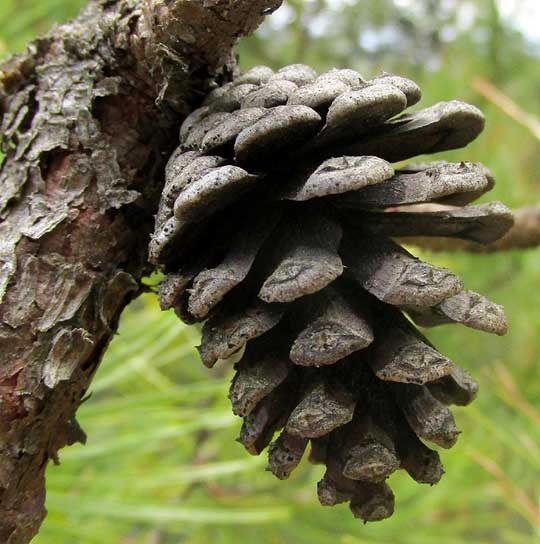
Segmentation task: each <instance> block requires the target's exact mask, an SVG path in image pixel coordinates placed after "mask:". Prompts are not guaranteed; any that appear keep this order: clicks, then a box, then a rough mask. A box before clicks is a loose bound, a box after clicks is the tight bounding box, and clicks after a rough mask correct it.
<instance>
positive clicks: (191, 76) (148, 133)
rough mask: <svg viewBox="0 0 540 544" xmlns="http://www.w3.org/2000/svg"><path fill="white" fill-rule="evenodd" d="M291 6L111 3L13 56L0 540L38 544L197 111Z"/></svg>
mask: <svg viewBox="0 0 540 544" xmlns="http://www.w3.org/2000/svg"><path fill="white" fill-rule="evenodd" d="M279 4H280V1H279V0H236V1H233V0H204V1H180V0H178V1H176V2H175V1H171V0H168V1H165V0H96V1H93V2H91V3H90V4H89V6H88V7H87V8H86V9H85V10H84V11H83V12H82V14H81V15H80V16H79V18H78V19H76V20H75V21H73V22H71V23H69V24H67V25H65V26H62V27H59V28H56V29H55V30H54V31H53V32H51V33H50V34H49V35H47V36H45V37H42V38H40V39H38V40H36V41H35V42H34V43H33V44H31V45H30V46H29V48H28V50H27V51H26V53H25V54H23V55H21V56H18V57H14V58H12V59H10V60H8V61H6V62H4V63H3V64H2V65H0V123H1V125H0V127H1V142H2V146H3V150H4V152H5V155H6V157H5V160H4V162H3V164H2V167H1V169H0V188H1V191H0V303H1V304H0V542H6V543H8V544H19V543H26V542H29V541H30V539H31V538H32V537H33V536H34V535H35V534H36V532H37V530H38V529H39V526H40V524H41V522H42V520H43V518H44V516H45V508H44V499H45V478H44V474H45V469H46V466H47V463H48V461H49V459H53V460H54V461H55V462H56V461H57V458H58V450H59V449H60V448H62V447H63V446H65V445H67V444H72V443H74V442H77V441H80V442H84V440H85V435H84V432H83V431H82V430H81V429H80V428H79V426H78V425H77V423H76V420H75V412H76V410H77V408H78V406H79V404H80V402H81V399H82V398H83V396H84V395H85V392H86V391H87V389H88V387H89V384H90V381H91V379H92V376H93V375H94V373H95V371H96V369H97V367H98V365H99V362H100V360H101V357H102V355H103V352H104V350H105V349H106V347H107V345H108V343H109V341H110V339H111V337H112V335H113V334H114V331H115V329H116V326H117V323H118V318H119V316H120V313H121V312H122V310H123V308H124V307H125V306H126V304H127V303H128V302H129V301H130V300H131V299H132V298H133V297H135V296H136V295H137V294H138V293H139V292H141V290H142V285H141V281H140V280H141V278H142V277H143V276H144V275H145V274H146V273H148V271H149V267H148V265H147V258H146V254H147V247H148V242H149V236H150V232H151V229H152V226H153V215H154V214H155V213H156V211H157V200H158V195H159V193H160V191H161V188H162V184H163V176H162V170H163V166H164V161H165V160H166V159H167V156H168V153H169V152H170V150H171V147H172V146H173V145H175V144H176V142H177V129H178V127H179V125H180V122H181V121H182V119H183V117H185V115H186V114H187V113H188V112H189V111H191V110H192V109H193V107H194V106H196V105H197V103H198V100H199V98H200V97H201V96H202V95H203V94H204V93H205V92H206V91H207V90H208V89H209V88H210V87H211V86H212V84H213V83H214V82H216V81H217V82H219V83H221V82H223V81H224V80H226V79H228V78H229V77H230V76H231V75H232V74H233V73H234V71H235V69H236V67H235V60H234V56H233V54H232V50H231V48H232V46H233V45H234V43H235V42H236V40H237V38H238V37H239V36H242V35H245V34H247V33H249V32H251V31H252V30H254V29H255V28H256V27H257V25H258V24H259V23H260V22H261V21H262V19H263V17H264V15H266V14H267V13H270V12H271V11H273V10H274V9H276V8H277V7H278V6H279Z"/></svg>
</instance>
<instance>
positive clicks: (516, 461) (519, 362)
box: [0, 0, 540, 544]
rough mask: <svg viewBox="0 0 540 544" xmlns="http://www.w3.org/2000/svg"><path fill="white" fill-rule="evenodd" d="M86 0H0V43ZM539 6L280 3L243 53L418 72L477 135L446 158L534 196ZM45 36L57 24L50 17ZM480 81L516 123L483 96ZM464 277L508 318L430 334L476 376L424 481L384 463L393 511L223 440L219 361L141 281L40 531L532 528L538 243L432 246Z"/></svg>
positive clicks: (385, 536) (381, 538)
mask: <svg viewBox="0 0 540 544" xmlns="http://www.w3.org/2000/svg"><path fill="white" fill-rule="evenodd" d="M84 3H85V2H84V0H40V1H39V2H37V1H35V0H0V8H1V9H0V56H5V55H7V54H9V53H11V52H16V51H20V50H22V49H23V48H24V46H25V44H26V43H27V42H28V41H29V40H30V39H31V38H32V37H34V36H35V35H37V34H39V33H41V32H44V31H47V30H48V29H49V28H50V27H51V26H52V25H53V24H54V23H56V22H62V21H64V20H66V19H68V18H69V17H71V16H73V15H74V14H76V13H77V11H78V10H79V9H80V8H81V7H82V5H83V4H84ZM539 8H540V2H538V1H537V0H522V1H520V0H377V1H376V2H374V1H371V0H359V1H353V0H311V1H300V0H289V1H286V2H285V3H284V6H283V7H282V8H281V9H280V10H278V12H276V13H275V14H274V15H273V16H272V17H270V18H268V20H267V21H266V23H265V24H264V26H263V27H262V28H261V29H260V31H259V32H258V33H257V34H256V35H255V36H253V37H251V38H249V39H246V40H244V41H243V42H242V43H241V45H240V47H239V53H240V59H241V64H242V66H243V67H245V68H247V67H250V66H252V65H255V64H260V63H264V64H268V65H271V66H273V67H279V66H281V65H284V64H287V63H292V62H307V63H309V64H311V65H312V66H314V67H315V68H317V69H319V70H324V69H327V68H330V67H332V66H343V67H352V68H356V69H358V70H359V71H360V72H361V73H363V74H364V75H365V76H371V75H375V74H376V73H377V72H379V71H381V70H385V71H394V72H397V73H399V74H401V75H405V76H409V77H412V78H413V79H415V80H416V81H418V82H419V83H420V84H421V86H422V88H423V90H424V100H423V104H424V105H426V104H430V103H433V102H434V101H437V100H446V99H451V98H462V99H465V100H468V101H470V102H472V103H474V104H476V105H478V106H479V107H481V108H482V109H483V110H484V112H485V114H486V118H487V129H486V131H485V133H484V134H483V136H482V137H481V138H480V139H479V140H478V141H477V142H475V143H474V144H472V145H471V146H470V147H469V148H468V150H466V151H457V152H451V153H447V154H445V157H446V158H448V159H450V160H462V159H466V160H473V161H481V162H484V163H485V164H487V165H489V167H490V168H491V169H492V170H493V172H494V173H495V176H496V178H497V180H498V185H497V186H496V188H495V190H494V191H493V192H492V193H491V195H489V199H499V200H503V201H504V202H505V203H506V204H508V205H509V206H513V207H517V206H520V205H525V204H536V203H538V201H540V179H539V172H540V135H539V134H538V132H535V131H534V130H532V129H531V128H530V127H529V128H528V127H527V126H525V125H526V124H527V120H529V121H531V123H530V124H532V125H534V122H535V121H536V119H537V116H540V93H539V88H540V63H539V57H540V29H539V25H538V20H539V17H540V9H539ZM53 32H54V30H53ZM485 81H488V82H490V83H492V84H493V85H495V86H496V87H497V88H498V89H499V90H500V91H502V92H504V93H505V94H506V95H507V96H508V97H511V98H512V99H513V100H514V101H515V102H516V103H517V104H518V105H519V106H520V107H521V108H522V109H523V116H524V118H525V123H524V122H523V119H521V121H519V120H516V119H514V118H512V117H510V116H508V115H507V114H505V113H504V112H503V111H502V110H501V109H499V107H498V106H497V105H496V104H494V103H493V102H492V100H490V98H489V97H486V96H485V93H484V94H481V93H479V92H478V90H481V89H482V88H485ZM429 259H430V260H431V261H432V262H435V263H437V264H440V265H444V266H449V267H450V268H452V269H453V270H455V271H456V272H458V273H460V274H461V275H462V276H463V277H464V278H465V280H466V284H467V286H468V287H469V288H472V289H475V290H478V291H480V292H482V293H484V294H486V295H488V296H489V297H490V298H492V299H493V300H495V301H497V302H499V303H502V304H504V305H505V307H506V310H507V315H508V318H509V324H510V332H509V334H508V335H507V336H506V337H505V338H502V339H501V338H493V337H489V336H487V335H482V334H481V333H477V332H473V331H470V330H468V329H459V328H458V327H457V326H454V327H449V328H447V327H442V328H439V329H436V330H433V331H429V336H430V338H431V339H432V340H433V342H434V343H435V344H436V345H437V346H438V347H439V349H440V350H441V351H442V352H443V353H445V354H447V355H448V356H450V357H451V358H452V359H454V360H455V361H456V362H459V363H460V364H461V365H463V366H465V367H466V368H468V369H469V370H470V371H471V372H472V373H473V374H474V375H475V376H476V377H477V379H478V380H479V382H480V386H481V394H480V396H479V399H478V400H477V401H476V402H475V403H474V404H473V405H472V406H471V407H469V408H467V409H464V410H462V409H458V410H456V413H457V419H458V423H459V424H460V426H461V428H462V430H463V434H462V436H461V439H460V441H459V442H458V444H457V446H456V447H455V448H454V449H453V450H452V451H449V452H446V451H445V452H443V454H442V455H443V460H444V463H445V466H446V469H447V474H446V475H445V477H444V478H443V480H442V481H441V483H440V484H439V485H437V486H435V487H432V488H429V487H421V486H418V485H416V484H414V483H413V482H412V481H410V480H408V478H407V476H406V475H403V474H398V475H396V476H393V477H392V480H393V481H392V486H393V488H394V491H395V492H396V496H397V502H396V513H395V515H394V517H393V518H391V519H390V520H387V521H385V522H383V523H380V524H370V525H366V526H363V525H361V524H359V523H358V522H356V521H355V520H353V519H352V517H351V515H350V514H349V512H348V510H347V507H346V506H341V507H336V508H333V509H324V510H323V509H322V508H321V507H320V506H319V505H318V503H317V499H316V492H315V483H316V481H317V480H318V479H319V478H320V477H321V468H320V467H311V466H308V465H307V463H306V464H304V466H302V467H301V468H300V469H298V470H297V471H296V472H295V473H294V474H293V476H292V477H291V479H290V480H289V481H288V482H286V483H282V482H279V481H277V480H275V479H274V478H273V477H272V476H271V475H270V474H269V473H268V472H265V471H264V470H263V469H264V466H265V459H263V458H250V457H248V455H247V454H246V453H245V452H244V451H243V449H242V448H241V446H240V445H239V444H237V443H236V442H235V441H234V438H235V436H236V434H237V433H238V431H239V427H240V422H239V420H237V419H236V418H234V417H233V416H232V414H231V412H230V409H229V405H228V401H227V398H226V397H227V386H228V382H229V379H230V364H222V365H218V367H217V368H216V369H214V370H213V371H210V372H209V371H208V370H206V369H204V368H202V365H201V364H200V363H199V361H198V357H197V354H196V352H195V349H194V347H193V346H194V345H196V344H197V342H198V337H199V332H198V330H197V329H195V328H188V327H185V326H183V325H182V324H180V323H179V322H178V320H177V319H176V317H175V316H174V315H171V314H170V313H161V312H160V311H159V309H158V307H157V303H156V299H155V296H153V295H151V294H148V295H145V296H144V297H142V298H141V299H139V300H137V301H136V302H134V303H133V304H132V305H131V307H130V308H129V309H128V311H126V313H125V315H124V317H123V319H122V322H121V326H120V331H119V334H118V336H117V338H116V339H115V340H114V341H113V343H112V345H111V348H110V350H109V352H108V353H107V356H106V357H105V360H104V361H103V364H102V367H101V369H100V370H99V372H98V374H97V376H96V380H95V382H94V384H93V386H92V389H91V391H92V395H91V397H90V398H89V399H88V400H87V402H85V403H84V405H83V406H82V407H81V410H80V412H79V420H80V422H81V424H82V426H83V428H84V429H85V430H86V431H87V433H88V436H89V441H88V445H87V446H86V447H82V446H74V447H72V448H69V449H66V450H64V451H63V452H61V461H62V465H61V466H60V467H55V466H52V465H51V466H50V468H49V470H48V489H49V492H48V500H47V506H48V509H49V516H48V518H47V520H46V522H45V524H44V526H43V529H42V532H41V534H40V535H39V536H38V537H37V538H36V539H35V542H36V543H37V544H64V543H80V544H94V543H95V544H117V543H118V544H139V543H140V544H169V543H171V544H172V543H179V542H185V543H190V544H199V543H205V542H214V543H216V544H222V543H223V544H226V543H229V542H230V543H233V542H234V543H238V542H241V543H248V542H252V541H254V540H256V541H258V542H259V543H260V544H274V543H281V542H291V543H293V542H294V543H295V544H297V543H298V544H302V543H306V544H307V543H309V544H316V543H329V542H332V543H334V542H335V543H339V544H367V543H392V544H393V543H396V544H431V543H433V544H435V543H437V544H456V543H465V542H467V543H486V544H487V543H490V544H496V543H508V544H514V543H515V544H527V543H533V542H536V543H537V542H540V410H539V408H540V373H539V368H538V363H539V359H540V357H539V356H540V340H539V330H540V327H539V326H540V312H539V311H538V307H539V305H540V294H539V289H538V287H539V284H540V250H530V251H525V252H510V253H504V254H496V255H476V256H472V255H468V254H462V253H455V254H434V255H430V256H429Z"/></svg>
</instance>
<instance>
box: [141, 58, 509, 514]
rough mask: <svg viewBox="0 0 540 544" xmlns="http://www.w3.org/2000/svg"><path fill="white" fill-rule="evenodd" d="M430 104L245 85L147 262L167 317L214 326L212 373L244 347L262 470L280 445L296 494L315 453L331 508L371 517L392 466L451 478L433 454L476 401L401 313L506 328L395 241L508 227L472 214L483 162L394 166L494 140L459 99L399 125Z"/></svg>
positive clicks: (388, 501)
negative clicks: (453, 408) (299, 469)
mask: <svg viewBox="0 0 540 544" xmlns="http://www.w3.org/2000/svg"><path fill="white" fill-rule="evenodd" d="M419 99H420V89H419V88H418V87H417V85H416V84H415V83H414V82H412V81H410V80H408V79H404V78H401V77H397V76H393V75H389V74H382V75H380V76H378V77H376V78H374V79H372V80H370V81H365V80H364V79H362V77H361V76H360V75H359V74H358V73H357V72H355V71H353V70H330V71H329V72H326V73H324V74H321V75H319V76H317V75H316V73H315V72H314V71H313V70H312V69H311V68H310V67H308V66H304V65H293V66H287V67H285V68H283V69H282V70H279V71H278V72H276V73H274V72H273V71H272V70H270V69H269V68H266V67H256V68H253V69H251V70H249V71H248V72H246V73H244V74H243V75H241V76H240V77H239V78H238V79H236V80H235V81H233V82H232V83H229V84H227V85H225V86H224V87H221V88H218V89H215V90H214V91H212V92H211V93H210V94H209V95H208V97H207V98H206V100H205V101H204V103H203V106H202V107H201V108H199V109H198V110H196V111H195V112H193V113H192V114H191V115H190V116H189V117H188V118H187V119H186V121H185V122H184V124H183V126H182V129H181V133H180V139H181V145H180V147H179V148H178V149H177V151H176V152H175V153H174V154H173V156H172V157H171V159H170V161H169V164H168V167H167V172H166V185H165V188H164V191H163V196H162V200H161V205H160V209H159V213H158V215H157V218H156V230H155V233H154V236H153V240H152V242H151V247H150V256H151V260H152V261H153V263H155V264H156V265H160V266H161V267H162V268H163V270H164V272H165V273H166V279H165V280H164V281H163V283H162V285H161V291H160V299H161V304H162V307H163V308H164V309H167V308H174V309H175V310H176V312H177V314H178V315H179V316H180V317H181V318H182V319H183V320H184V321H186V322H188V323H193V322H196V321H204V320H206V323H205V324H204V327H203V337H202V345H201V346H200V348H199V351H200V354H201V357H202V360H203V362H204V364H205V365H207V366H208V367H211V366H213V365H214V364H215V363H216V361H218V360H220V359H226V358H228V357H230V356H231V355H232V354H234V353H236V352H238V351H239V350H241V349H242V348H244V347H245V348H246V349H245V352H244V354H243V356H242V358H241V360H240V362H239V363H238V364H237V365H236V376H235V377H234V379H233V382H232V385H231V390H230V399H231V402H232V406H233V411H234V412H235V413H236V414H238V415H240V416H242V417H243V418H244V423H243V426H242V430H241V433H240V441H241V442H242V444H243V445H244V446H245V447H246V449H247V450H248V451H249V452H250V453H252V454H259V453H261V451H262V450H263V449H264V448H266V447H267V446H268V445H269V444H270V443H271V441H272V440H273V437H274V434H275V433H276V431H278V430H279V429H283V430H282V431H281V434H280V435H279V436H278V438H277V439H276V440H275V441H274V442H272V443H271V444H270V447H269V462H270V469H271V470H272V472H273V473H274V474H275V475H276V476H277V477H278V478H282V479H284V478H287V477H288V476H289V474H290V473H291V471H292V470H293V469H294V468H295V467H296V466H297V465H298V463H299V461H300V459H301V457H302V456H303V454H304V451H305V449H306V447H307V444H308V442H310V443H311V453H310V460H311V461H313V462H316V463H324V464H325V465H326V473H325V475H324V477H323V479H322V480H321V481H320V482H319V488H318V493H319V499H320V502H321V503H322V504H323V505H334V504H336V503H340V502H343V501H350V505H351V509H352V512H353V514H354V515H355V516H357V517H360V518H362V519H364V520H366V521H374V520H380V519H383V518H386V517H388V516H390V515H391V514H392V512H393V508H394V497H393V494H392V491H391V490H390V488H389V487H388V485H387V484H386V479H387V478H388V476H390V474H391V473H392V472H394V471H395V470H396V469H398V468H404V469H405V470H406V471H407V472H408V473H409V474H410V475H411V476H412V478H414V479H415V480H416V481H417V482H420V483H428V484H434V483H436V482H437V481H438V480H439V479H440V477H441V475H442V473H443V469H442V465H441V462H440V459H439V455H438V453H437V452H435V451H433V450H431V449H429V448H428V447H427V446H426V445H424V441H428V442H432V443H434V444H437V445H438V446H442V447H443V448H449V447H451V446H453V445H454V443H455V442H456V439H457V436H458V433H459V431H458V429H457V428H456V425H455V422H454V419H453V416H452V413H451V412H450V410H449V409H448V405H450V404H457V405H466V404H467V403H469V402H470V401H471V400H472V399H473V398H474V397H475V394H476V391H477V386H476V384H475V383H474V381H473V380H472V378H471V377H470V376H469V375H468V374H467V373H466V372H465V371H464V370H462V369H460V368H459V367H458V366H456V365H454V363H452V361H450V360H449V359H447V358H446V357H444V356H443V355H441V354H440V353H438V352H437V350H436V349H435V348H434V347H433V345H432V344H431V343H430V342H429V340H427V339H426V338H425V337H424V336H423V335H422V334H421V333H420V332H419V331H418V330H417V329H416V328H415V327H414V326H413V325H412V324H411V321H410V320H409V319H407V318H406V317H405V316H404V314H403V313H402V312H405V313H406V314H407V315H408V316H409V317H410V318H411V319H412V320H413V321H414V322H416V323H417V324H419V325H422V326H432V325H438V324H441V323H454V322H457V323H462V324H464V325H466V326H468V327H472V328H476V329H480V330H483V331H487V332H492V333H495V334H504V332H505V330H506V322H505V317H504V313H503V310H502V308H501V307H500V306H498V305H496V304H494V303H492V302H490V301H488V300H486V299H485V298H484V297H482V296H481V295H479V294H477V293H474V292H472V291H467V290H465V289H464V287H463V283H462V281H461V280H460V279H459V278H458V277H457V276H455V275H454V274H452V272H450V271H449V270H447V269H444V268H439V267H436V266H432V265H430V264H427V263H424V262H422V261H420V260H419V259H417V258H415V257H414V256H413V255H411V254H410V253H409V252H408V251H406V250H405V249H403V248H402V247H400V246H399V245H398V244H397V243H396V242H395V241H394V240H393V238H394V237H399V236H452V237H457V238H463V239H467V240H474V241H475V242H479V243H489V242H492V241H494V240H495V239H497V238H499V237H500V236H501V235H502V234H504V232H505V231H506V230H507V229H508V228H509V227H510V226H511V224H512V217H511V215H510V213H509V211H508V209H507V208H505V207H504V206H503V205H502V204H500V203H498V202H494V203H489V204H481V205H476V206H475V205H468V204H469V203H470V202H472V201H473V200H475V199H476V198H477V197H478V196H480V195H482V194H483V193H485V192H486V191H488V190H490V189H491V188H492V186H493V179H492V177H491V175H490V172H489V171H488V170H487V169H486V168H485V167H483V166H482V165H480V164H473V163H467V162H462V163H458V164H453V163H447V162H435V163H422V164H413V165H410V166H408V167H405V168H399V169H398V170H394V168H393V167H392V165H391V164H390V162H395V161H400V160H403V159H407V158H410V157H413V156H416V155H419V154H423V153H433V152H437V151H442V150H446V149H454V148H458V147H462V146H465V145H466V144H468V143H469V142H470V141H471V140H473V139H474V138H475V137H476V136H477V135H478V134H479V133H480V132H481V130H482V128H483V126H484V119H483V117H482V114H481V112H480V111H478V110H477V109H476V108H475V107H473V106H470V105H468V104H465V103H463V102H459V101H452V102H442V103H440V104H436V105H435V106H432V107H430V108H427V109H424V110H420V111H417V112H415V113H411V114H406V115H401V116H398V117H396V116H397V115H398V114H400V113H401V112H402V111H403V110H405V109H406V108H407V107H408V106H411V105H413V104H415V103H416V102H418V100H419ZM425 202H429V203H439V204H440V203H443V204H445V205H446V206H444V207H443V211H440V210H439V211H425V208H426V207H425V206H418V204H419V203H425Z"/></svg>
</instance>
